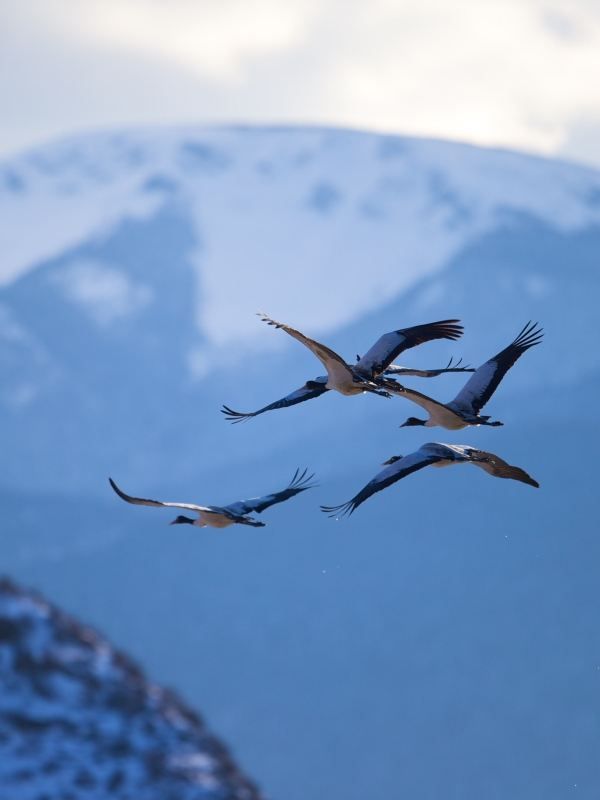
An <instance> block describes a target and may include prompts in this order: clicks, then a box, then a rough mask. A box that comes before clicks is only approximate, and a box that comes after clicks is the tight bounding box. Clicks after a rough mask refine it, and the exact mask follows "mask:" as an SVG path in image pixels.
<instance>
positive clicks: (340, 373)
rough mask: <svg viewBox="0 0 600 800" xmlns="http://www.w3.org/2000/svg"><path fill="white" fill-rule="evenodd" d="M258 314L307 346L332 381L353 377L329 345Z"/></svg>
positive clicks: (349, 379) (341, 380)
mask: <svg viewBox="0 0 600 800" xmlns="http://www.w3.org/2000/svg"><path fill="white" fill-rule="evenodd" d="M258 316H259V317H260V318H261V319H262V321H263V322H266V323H267V325H273V326H274V327H275V328H281V330H283V331H285V332H286V333H287V334H289V335H290V336H292V337H293V338H294V339H296V340H297V341H299V342H301V343H302V344H303V345H304V346H305V347H308V349H309V350H310V351H311V353H313V355H315V356H316V357H317V358H318V359H319V361H320V362H321V364H323V366H324V367H325V369H326V370H327V374H328V375H329V377H330V379H331V381H332V383H345V382H348V381H352V380H353V379H354V374H353V372H352V370H351V369H350V367H349V366H348V365H347V364H346V362H345V361H344V359H343V358H342V357H341V356H340V355H338V354H337V353H336V352H335V351H334V350H331V349H330V348H329V347H326V346H325V345H324V344H321V343H320V342H316V341H315V340H314V339H309V338H308V336H305V335H304V334H303V333H300V331H297V330H296V329H295V328H290V327H289V325H284V324H283V323H282V322H276V321H275V320H273V319H271V318H270V317H267V316H266V315H265V314H259V315H258Z"/></svg>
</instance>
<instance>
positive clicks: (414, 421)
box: [400, 417, 427, 428]
mask: <svg viewBox="0 0 600 800" xmlns="http://www.w3.org/2000/svg"><path fill="white" fill-rule="evenodd" d="M426 422H427V420H426V419H417V417H409V418H408V419H407V420H406V422H403V423H402V425H400V427H401V428H411V427H412V426H413V425H425V423H426Z"/></svg>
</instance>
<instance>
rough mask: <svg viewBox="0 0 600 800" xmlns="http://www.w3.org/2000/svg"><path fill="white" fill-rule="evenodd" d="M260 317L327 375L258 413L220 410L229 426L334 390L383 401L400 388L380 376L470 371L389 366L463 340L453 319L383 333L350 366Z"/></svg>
mask: <svg viewBox="0 0 600 800" xmlns="http://www.w3.org/2000/svg"><path fill="white" fill-rule="evenodd" d="M259 316H260V317H261V319H262V320H263V322H266V323H267V324H269V325H273V326H274V327H276V328H281V329H282V330H284V331H285V332H286V333H287V334H289V335H290V336H292V337H293V338H294V339H296V340H297V341H299V342H301V343H302V344H303V345H305V346H306V347H308V349H309V350H310V351H311V352H312V353H313V354H314V355H315V356H316V357H317V358H318V359H319V361H320V362H321V363H322V364H323V366H324V367H325V369H326V370H327V375H320V376H319V377H317V378H315V379H314V380H312V381H307V382H306V383H305V384H304V385H303V386H301V387H300V388H299V389H296V390H294V391H293V392H291V393H290V394H288V395H286V396H285V397H282V398H281V399H280V400H276V401H275V402H273V403H270V404H269V405H267V406H264V407H263V408H260V409H258V411H252V412H249V413H243V412H240V411H234V410H233V409H232V408H230V407H229V406H225V405H224V406H223V407H222V408H221V413H222V414H224V415H225V418H226V419H227V420H229V421H230V422H234V423H236V422H242V421H244V420H247V419H250V418H251V417H256V416H258V415H259V414H263V413H264V412H265V411H273V410H274V409H277V408H287V407H289V406H293V405H296V404H297V403H303V402H304V401H305V400H312V399H313V398H314V397H320V396H321V395H322V394H324V393H325V392H327V391H329V390H330V389H334V390H336V391H338V392H340V393H341V394H344V395H356V394H362V393H363V392H372V393H374V394H379V395H383V396H384V397H389V396H390V392H391V391H392V392H393V391H394V390H395V389H398V388H402V387H399V385H398V384H397V383H396V382H395V381H393V380H388V379H387V378H386V377H383V376H389V375H393V376H394V377H399V376H401V377H410V376H418V377H427V378H429V377H434V376H437V375H441V374H443V373H445V372H472V371H473V370H472V369H471V368H470V367H463V366H460V363H461V362H460V361H459V362H457V363H453V361H452V359H451V360H450V361H449V362H448V364H447V366H446V367H444V368H442V369H435V370H419V369H412V368H409V367H401V366H399V365H394V364H392V361H393V360H394V359H395V358H397V357H398V356H399V355H400V354H401V353H403V352H404V351H405V350H408V349H409V348H411V347H416V346H417V345H419V344H423V343H424V342H429V341H432V340H434V339H452V340H455V339H458V338H459V337H460V336H462V333H463V327H462V325H460V323H459V320H456V319H449V320H440V321H439V322H430V323H426V324H424V325H413V326H412V327H410V328H400V329H399V330H396V331H392V332H391V333H385V334H384V335H383V336H380V338H379V339H378V340H377V341H376V342H375V344H374V345H373V346H372V347H371V348H370V349H369V350H368V351H367V352H366V353H365V355H364V356H362V357H360V356H359V357H358V359H357V362H356V364H353V365H350V364H347V363H346V362H345V361H344V359H343V358H342V357H341V356H340V355H338V353H336V352H335V351H334V350H331V349H330V348H329V347H326V346H325V345H323V344H321V343H320V342H317V341H315V340H314V339H310V338H309V337H308V336H305V335H304V334H303V333H300V331H297V330H296V329H295V328H291V327H289V326H288V325H284V324H283V323H281V322H276V321H275V320H272V319H271V318H270V317H267V316H265V315H264V314H260V315H259Z"/></svg>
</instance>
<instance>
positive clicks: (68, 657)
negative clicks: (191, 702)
mask: <svg viewBox="0 0 600 800" xmlns="http://www.w3.org/2000/svg"><path fill="white" fill-rule="evenodd" d="M0 664H1V669H0V688H1V691H0V798H1V799H2V800H38V799H39V798H41V797H44V798H46V799H47V800H51V799H52V798H56V800H65V798H67V797H69V798H72V799H73V800H84V799H87V798H89V799H90V800H91V799H92V798H93V800H102V799H103V798H109V797H110V798H115V800H116V799H117V798H136V800H146V799H147V800H150V799H152V800H165V799H166V798H177V800H258V798H259V796H260V795H259V793H258V791H257V789H256V788H255V787H254V786H253V785H252V784H251V783H250V782H249V781H248V780H247V779H246V778H245V777H244V776H243V775H242V774H241V773H240V772H239V771H238V769H237V767H236V766H235V765H234V763H233V761H232V760H231V758H230V756H229V754H228V753H227V751H226V749H225V748H224V747H223V745H222V744H221V743H220V742H218V740H216V739H215V738H214V737H213V736H212V735H210V734H209V733H208V731H207V729H206V726H205V725H204V723H203V722H202V721H201V720H200V719H199V717H198V716H197V715H196V714H194V713H193V712H192V711H191V710H190V709H189V708H187V707H186V706H184V705H183V703H182V702H181V701H180V700H179V698H177V697H176V696H175V695H174V694H173V693H171V692H167V691H165V690H164V689H162V688H161V687H159V686H157V685H155V684H150V683H148V682H147V680H146V678H145V677H144V675H143V673H142V672H141V671H140V670H139V669H138V668H137V666H136V665H135V664H133V663H132V662H131V661H130V660H129V659H128V658H127V657H126V656H125V655H123V654H122V653H119V652H117V651H116V650H115V649H114V648H113V647H112V646H111V645H110V644H109V643H108V642H107V641H106V640H105V639H103V638H102V637H101V636H99V635H98V634H97V633H96V632H95V631H94V630H93V629H91V628H88V627H84V626H83V625H81V624H80V623H78V622H77V621H75V620H74V619H73V618H72V617H69V616H68V615H66V614H64V613H63V612H61V611H59V610H58V609H57V608H56V607H54V606H51V605H50V604H49V603H47V602H46V601H44V600H43V599H42V598H41V597H40V596H39V595H35V594H32V593H29V592H26V591H24V590H22V589H20V588H18V587H17V586H16V585H15V584H14V583H12V582H10V581H8V580H7V579H2V580H0Z"/></svg>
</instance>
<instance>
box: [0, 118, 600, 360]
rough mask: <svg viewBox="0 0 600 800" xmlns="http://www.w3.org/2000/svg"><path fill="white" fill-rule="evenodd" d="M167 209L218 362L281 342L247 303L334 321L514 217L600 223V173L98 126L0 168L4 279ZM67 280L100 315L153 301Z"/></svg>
mask: <svg viewBox="0 0 600 800" xmlns="http://www.w3.org/2000/svg"><path fill="white" fill-rule="evenodd" d="M165 202H168V203H171V204H177V205H178V206H179V207H180V209H181V211H182V213H184V214H185V215H186V216H187V217H188V218H189V219H190V222H191V224H192V226H193V228H194V230H195V241H194V243H193V246H192V250H191V253H190V260H191V262H192V264H193V265H194V268H195V271H196V281H197V286H196V289H195V295H196V301H195V306H196V308H195V320H196V324H197V326H198V330H199V332H200V334H202V335H204V336H205V337H206V339H207V342H208V344H209V345H210V349H211V350H214V351H215V353H216V354H218V356H219V358H223V354H224V353H225V352H227V350H228V349H230V348H231V346H232V345H235V346H238V347H244V346H248V342H251V343H252V344H253V346H254V347H259V348H260V349H263V348H265V347H266V348H267V349H270V348H272V347H278V346H280V345H278V344H277V343H273V342H272V340H269V338H268V337H267V336H266V335H265V334H264V332H263V331H261V330H260V326H256V324H255V323H254V321H253V320H252V318H251V314H250V313H249V309H251V310H261V309H263V308H265V309H266V310H269V311H270V312H271V313H275V312H276V314H278V315H279V316H280V317H282V318H283V319H285V320H286V321H291V322H292V323H294V322H295V323H297V324H300V323H302V324H304V325H305V326H309V327H311V328H312V329H313V330H314V331H315V332H321V331H327V330H335V329H337V328H339V327H340V326H341V325H343V324H347V323H349V322H350V321H351V320H352V319H354V318H356V316H357V315H359V314H364V313H367V312H369V311H371V310H373V309H375V308H377V307H378V306H379V305H380V304H381V300H382V298H383V297H392V296H395V295H397V294H398V293H400V292H403V291H406V290H407V289H408V288H409V287H411V286H413V285H414V284H415V282H416V281H418V280H422V279H423V278H424V277H426V276H431V275H434V274H435V273H436V272H438V271H439V270H441V269H442V268H443V267H444V266H445V265H446V264H447V263H448V262H449V260H451V258H452V256H453V255H454V254H455V253H456V252H457V251H458V250H460V249H462V248H464V247H465V246H467V245H468V244H469V242H472V241H474V240H476V239H477V238H478V237H481V236H482V235H484V234H485V233H486V232H487V231H490V230H492V229H494V228H495V227H496V226H497V225H498V224H499V223H501V222H502V221H503V219H504V218H505V217H506V215H507V214H508V215H509V216H510V215H511V214H514V213H520V214H527V215H530V216H532V217H535V218H537V219H538V220H540V221H544V222H546V223H547V224H552V225H553V226H556V227H557V228H558V229H560V230H564V231H568V230H575V229H579V228H583V227H585V226H588V225H591V224H594V223H598V222H599V221H600V175H599V174H598V173H597V172H595V171H593V170H590V169H587V168H584V167H579V166H575V165H572V164H566V163H560V162H552V161H548V160H544V159H541V158H534V157H531V156H524V155H518V154H515V153H511V152H504V151H492V150H489V151H486V150H480V149H478V148H474V147H469V146H466V145H460V144H455V143H447V142H440V141H429V140H419V139H410V138H402V137H396V136H380V135H373V134H367V133H358V132H348V131H339V130H327V129H318V128H317V129H297V130H294V129H283V128H282V129H261V128H256V129H253V128H184V129H173V130H164V131H155V130H153V131H140V132H131V133H119V134H97V135H90V136H87V137H80V138H77V139H74V140H67V141H64V142H59V143H57V144H55V145H52V146H47V147H45V148H41V149H39V150H37V151H32V152H29V153H25V154H23V155H22V156H19V157H16V158H13V159H10V160H8V161H5V162H4V163H3V164H1V165H0V216H1V218H2V219H3V223H4V224H3V228H4V233H3V243H2V244H3V254H4V258H3V264H2V270H1V273H0V281H1V282H2V283H4V285H6V284H8V283H10V282H12V281H14V280H15V279H16V278H17V277H18V276H22V275H23V274H24V273H26V272H27V270H29V269H31V268H32V267H33V266H35V265H36V264H38V263H39V262H40V261H46V260H48V259H52V258H53V256H56V255H58V254H59V253H61V252H62V251H64V250H68V249H72V248H74V246H75V245H77V244H78V243H79V242H82V241H84V240H89V239H90V238H98V237H101V236H103V235H104V234H105V233H106V231H108V230H110V228H111V227H112V226H114V225H115V224H117V223H118V222H119V221H120V220H122V219H123V218H129V219H138V220H143V219H149V218H150V217H151V216H152V215H153V214H155V213H156V212H157V210H158V209H159V208H160V207H161V205H164V203H165ZM349 228H352V229H353V239H354V246H353V247H352V248H349V249H347V248H345V246H344V238H345V236H346V233H347V231H348V229H349ZM27 229H28V230H30V231H31V232H32V233H31V235H29V236H23V231H24V230H27ZM291 242H293V243H294V246H293V247H290V243H291ZM340 248H341V249H342V252H343V254H344V258H343V263H340V264H338V265H337V266H335V267H334V265H333V260H334V259H335V258H336V255H337V254H338V253H339V252H340ZM366 265H368V269H366V268H365V267H366ZM165 266H167V265H165ZM284 268H285V275H286V278H285V280H283V279H282V270H284ZM74 273H77V276H76V285H75V286H73V287H72V288H71V291H70V293H69V294H68V297H69V298H70V300H71V301H72V302H81V303H82V304H83V306H84V307H87V308H89V309H90V313H91V314H92V316H95V319H96V320H97V321H98V322H99V324H102V323H103V322H107V316H108V318H109V319H108V321H110V314H111V313H112V314H115V315H118V314H119V311H118V310H117V311H115V310H114V305H115V304H116V305H117V306H120V309H121V312H120V313H121V314H125V313H126V311H127V310H129V313H132V314H134V313H135V312H136V310H137V309H139V308H140V305H141V306H143V305H144V304H151V303H152V302H156V301H157V298H156V297H154V296H153V295H152V292H151V290H150V289H149V287H147V286H145V285H144V283H143V282H140V283H138V284H132V283H131V280H130V278H128V276H127V275H125V274H123V272H122V271H120V270H118V269H117V268H116V267H115V266H114V265H111V264H110V263H95V264H94V263H89V262H87V263H82V264H72V265H71V267H70V273H69V276H68V278H67V279H68V282H69V283H71V280H70V279H71V277H73V276H74ZM231 275H235V280H228V279H227V276H231ZM294 276H296V277H294ZM67 279H66V280H67ZM290 289H293V290H292V291H290ZM533 290H534V291H535V287H534V289H533ZM110 308H112V309H113V310H112V311H111V310H108V311H107V309H110ZM201 361H202V359H200V361H198V360H197V365H200V364H201ZM199 368H200V369H203V368H208V365H204V367H202V366H200V367H199Z"/></svg>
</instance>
